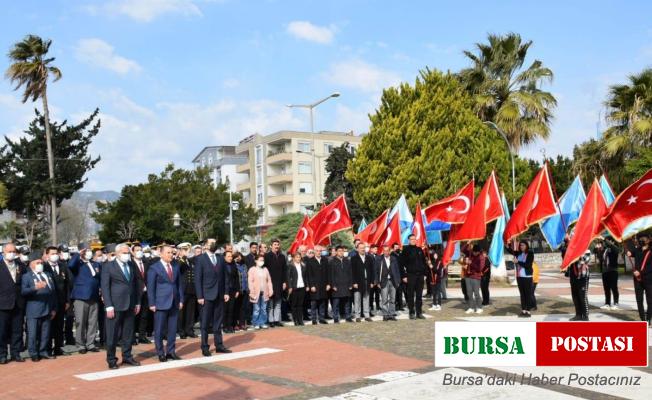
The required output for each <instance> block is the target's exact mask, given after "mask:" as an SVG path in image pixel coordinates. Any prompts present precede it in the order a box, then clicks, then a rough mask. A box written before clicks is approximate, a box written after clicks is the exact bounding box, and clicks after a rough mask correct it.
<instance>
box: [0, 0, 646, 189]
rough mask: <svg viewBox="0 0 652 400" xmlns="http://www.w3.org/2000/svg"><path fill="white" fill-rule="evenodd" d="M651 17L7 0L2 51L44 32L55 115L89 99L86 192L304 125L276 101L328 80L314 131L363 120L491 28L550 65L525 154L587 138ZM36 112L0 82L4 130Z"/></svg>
mask: <svg viewBox="0 0 652 400" xmlns="http://www.w3.org/2000/svg"><path fill="white" fill-rule="evenodd" d="M542 4H545V5H542ZM650 15H652V3H651V2H649V1H647V2H646V1H640V2H635V1H629V2H626V3H622V2H616V1H573V2H561V1H550V2H544V3H542V2H524V1H485V2H471V1H455V2H452V1H447V2H444V1H438V2H434V1H411V2H398V1H395V2H389V1H382V2H381V1H262V2H254V1H235V0H233V1H230V0H222V1H219V0H218V1H215V0H130V1H128V0H108V1H104V2H92V1H89V2H86V1H73V0H49V1H47V2H44V1H36V0H32V1H27V0H23V1H21V2H7V3H6V4H4V5H3V14H2V15H0V49H5V50H3V51H2V53H3V54H6V52H7V51H8V49H9V48H10V46H11V45H12V43H14V42H15V41H18V40H20V39H21V38H22V37H23V36H24V35H26V34H28V33H34V34H37V35H40V36H43V37H47V38H51V39H52V40H53V41H54V43H53V45H52V50H51V51H52V53H53V55H54V56H55V57H56V58H57V60H56V64H57V65H58V66H59V67H60V68H61V70H62V71H63V75H64V77H63V79H62V80H61V81H59V82H57V83H55V84H52V85H51V86H50V91H49V95H50V104H51V106H52V108H53V117H54V118H56V119H63V118H68V119H70V120H72V121H78V120H80V119H81V118H82V117H83V116H85V115H87V114H88V113H89V112H91V111H92V110H93V109H94V108H95V107H99V108H100V110H101V113H102V123H103V128H102V130H101V133H100V135H99V136H98V138H97V140H96V142H95V143H94V144H93V147H92V151H93V153H94V154H100V155H102V158H103V160H102V161H101V163H100V164H98V166H97V167H96V169H95V170H94V171H92V172H91V173H90V174H89V175H88V178H89V181H88V184H87V186H86V189H87V190H106V189H112V190H120V188H121V187H122V186H123V185H124V184H132V183H138V182H141V181H144V180H145V179H146V176H147V174H149V173H157V172H159V171H160V170H161V169H162V168H163V166H164V165H165V164H166V163H167V162H170V161H171V162H174V163H175V164H177V165H179V166H183V167H188V166H190V161H191V160H192V158H193V157H194V156H195V155H196V153H197V152H198V151H199V150H200V149H202V148H203V147H204V146H206V145H216V144H236V143H237V141H238V140H240V139H242V138H244V137H246V136H248V135H250V134H252V133H254V132H259V133H261V134H267V133H271V132H274V131H276V130H279V129H306V130H307V129H308V128H309V119H308V116H307V114H306V113H305V112H304V111H303V110H290V109H288V108H287V107H285V105H286V104H288V103H307V102H311V101H313V100H316V99H319V98H322V97H324V96H326V95H328V94H330V93H332V92H334V91H339V92H340V93H341V94H342V95H341V97H339V98H337V99H332V100H330V101H328V102H326V103H324V104H322V105H321V106H320V107H319V108H318V109H317V110H316V114H315V128H316V130H343V131H350V130H353V131H354V132H356V133H361V132H366V131H367V129H368V118H367V114H368V113H370V112H372V111H373V110H374V109H375V107H376V105H377V104H378V100H379V98H380V92H381V90H382V88H383V87H386V86H389V85H394V84H396V83H398V82H400V81H413V80H414V78H415V77H416V75H417V73H418V71H419V70H420V69H422V68H424V67H426V66H428V67H430V68H436V69H440V70H444V71H446V70H451V71H457V70H459V69H460V68H463V67H465V66H467V65H468V64H467V61H466V60H465V59H464V57H463V55H462V50H464V49H472V47H473V44H474V43H476V42H482V41H484V40H485V38H486V34H487V33H488V32H492V33H506V32H518V33H520V34H521V36H522V37H523V38H524V39H527V40H532V41H533V42H534V44H533V46H532V47H531V49H530V60H533V59H534V58H538V59H540V60H542V61H543V62H544V64H545V65H547V66H548V67H550V68H551V69H552V70H553V72H554V73H555V79H554V82H553V83H552V84H551V85H548V86H547V88H548V90H550V91H552V92H553V93H554V94H555V96H556V97H557V99H558V102H559V106H558V108H557V110H556V111H555V122H554V124H553V126H552V135H551V138H550V140H549V141H548V142H545V143H544V142H541V143H537V144H535V145H532V146H530V147H528V148H526V149H524V150H523V151H522V154H523V155H525V156H529V157H534V158H540V157H541V153H540V151H541V149H543V148H545V151H546V153H547V154H548V155H555V154H566V155H568V154H570V153H571V151H572V147H573V145H575V144H577V143H579V142H581V141H583V140H586V139H587V138H590V137H595V136H596V124H598V121H599V115H600V112H601V111H602V110H603V105H602V104H603V101H604V99H605V95H606V92H607V89H608V86H609V85H611V84H614V83H619V82H623V81H625V79H626V77H627V75H628V74H632V73H636V72H639V71H640V70H641V69H643V68H644V67H649V66H652V19H650V18H649V16H650ZM7 66H8V60H7V58H6V57H0V69H1V70H2V71H5V70H6V68H7ZM38 107H39V108H40V104H38ZM32 109H33V106H32V105H27V104H21V103H20V101H19V96H18V94H17V93H15V92H13V91H12V88H11V86H10V85H9V82H8V81H7V80H4V79H3V80H2V81H0V134H2V135H8V136H10V137H17V136H19V135H21V132H22V130H23V129H24V128H25V127H26V125H27V122H28V121H29V120H31V118H32V117H33V114H32ZM602 114H604V112H603V111H602ZM602 124H603V126H604V122H602Z"/></svg>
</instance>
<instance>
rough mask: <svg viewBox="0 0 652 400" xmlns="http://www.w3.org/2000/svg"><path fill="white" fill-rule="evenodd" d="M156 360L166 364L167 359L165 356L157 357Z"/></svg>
mask: <svg viewBox="0 0 652 400" xmlns="http://www.w3.org/2000/svg"><path fill="white" fill-rule="evenodd" d="M158 360H159V361H160V362H166V361H167V360H168V359H167V357H165V356H158Z"/></svg>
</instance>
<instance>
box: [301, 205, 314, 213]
mask: <svg viewBox="0 0 652 400" xmlns="http://www.w3.org/2000/svg"><path fill="white" fill-rule="evenodd" d="M299 211H300V212H301V213H302V214H308V215H312V214H313V213H314V212H315V206H314V205H312V204H299Z"/></svg>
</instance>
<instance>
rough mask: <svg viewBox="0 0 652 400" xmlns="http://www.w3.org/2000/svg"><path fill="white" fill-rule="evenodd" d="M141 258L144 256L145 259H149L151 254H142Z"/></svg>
mask: <svg viewBox="0 0 652 400" xmlns="http://www.w3.org/2000/svg"><path fill="white" fill-rule="evenodd" d="M143 256H144V257H145V258H150V257H151V256H152V254H151V253H144V254H143Z"/></svg>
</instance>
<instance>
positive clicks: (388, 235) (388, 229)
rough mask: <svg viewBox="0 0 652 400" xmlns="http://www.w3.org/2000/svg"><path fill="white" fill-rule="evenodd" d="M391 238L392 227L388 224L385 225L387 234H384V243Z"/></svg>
mask: <svg viewBox="0 0 652 400" xmlns="http://www.w3.org/2000/svg"><path fill="white" fill-rule="evenodd" d="M391 238H392V228H390V227H389V226H388V227H387V236H385V243H388V242H389V239H391Z"/></svg>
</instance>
